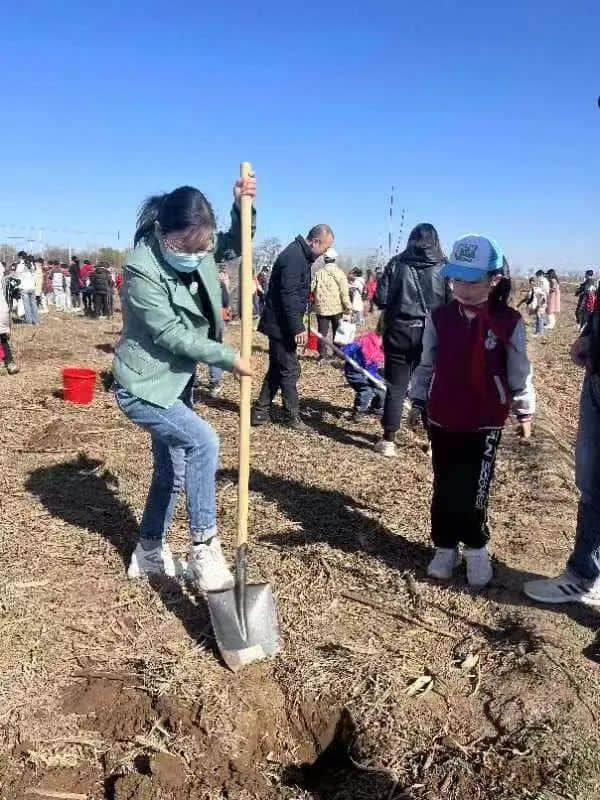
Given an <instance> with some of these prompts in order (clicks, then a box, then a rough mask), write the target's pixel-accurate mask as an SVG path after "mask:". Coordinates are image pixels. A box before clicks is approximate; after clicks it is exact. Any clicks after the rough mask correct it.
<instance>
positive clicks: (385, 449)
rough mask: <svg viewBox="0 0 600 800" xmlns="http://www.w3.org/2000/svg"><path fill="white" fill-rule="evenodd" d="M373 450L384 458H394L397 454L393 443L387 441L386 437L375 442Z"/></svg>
mask: <svg viewBox="0 0 600 800" xmlns="http://www.w3.org/2000/svg"><path fill="white" fill-rule="evenodd" d="M375 452H376V453H379V455H381V456H385V457H386V458H395V457H396V456H397V455H398V452H397V450H396V445H395V443H394V442H388V441H387V440H386V439H380V440H379V441H378V442H377V443H376V444H375Z"/></svg>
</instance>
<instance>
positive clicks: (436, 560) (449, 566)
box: [427, 547, 462, 581]
mask: <svg viewBox="0 0 600 800" xmlns="http://www.w3.org/2000/svg"><path fill="white" fill-rule="evenodd" d="M461 561H462V559H461V557H460V553H459V552H458V550H455V549H452V548H446V547H436V548H435V555H434V556H433V558H432V559H431V561H430V562H429V566H428V567H427V574H428V575H429V577H430V578H436V580H438V581H448V580H450V578H451V577H452V573H453V572H454V570H455V569H456V568H457V567H458V565H459V564H460V562H461Z"/></svg>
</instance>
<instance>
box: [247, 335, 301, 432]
mask: <svg viewBox="0 0 600 800" xmlns="http://www.w3.org/2000/svg"><path fill="white" fill-rule="evenodd" d="M299 377H300V362H299V361H298V354H297V352H296V342H295V341H290V340H283V341H282V340H280V339H271V338H269V369H268V370H267V374H266V375H265V379H264V381H263V385H262V389H261V390H260V395H259V396H258V402H257V404H256V408H257V409H258V410H260V411H265V412H268V410H269V408H270V406H271V403H272V402H273V400H274V399H275V395H276V394H277V392H278V391H279V390H280V389H281V396H282V399H283V407H284V409H285V411H286V413H287V414H288V416H290V417H297V416H298V412H299V407H300V401H299V399H298V387H297V383H298V378H299Z"/></svg>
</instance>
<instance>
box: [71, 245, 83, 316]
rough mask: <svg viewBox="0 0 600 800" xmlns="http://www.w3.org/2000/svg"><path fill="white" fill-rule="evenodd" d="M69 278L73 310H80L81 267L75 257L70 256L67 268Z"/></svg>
mask: <svg viewBox="0 0 600 800" xmlns="http://www.w3.org/2000/svg"><path fill="white" fill-rule="evenodd" d="M69 276H70V281H71V302H72V303H73V308H75V309H77V310H79V309H80V308H81V266H80V264H79V259H78V258H77V256H72V258H71V264H70V266H69Z"/></svg>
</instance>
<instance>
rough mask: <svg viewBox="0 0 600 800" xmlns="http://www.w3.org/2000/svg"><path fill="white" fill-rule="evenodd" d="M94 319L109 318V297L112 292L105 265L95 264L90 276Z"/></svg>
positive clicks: (110, 280)
mask: <svg viewBox="0 0 600 800" xmlns="http://www.w3.org/2000/svg"><path fill="white" fill-rule="evenodd" d="M90 284H91V288H92V294H93V297H94V313H95V315H96V317H108V316H110V304H109V295H110V293H111V292H112V278H111V275H110V272H109V271H108V267H107V266H106V264H96V269H95V270H94V271H93V272H92V274H91V275H90Z"/></svg>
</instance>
